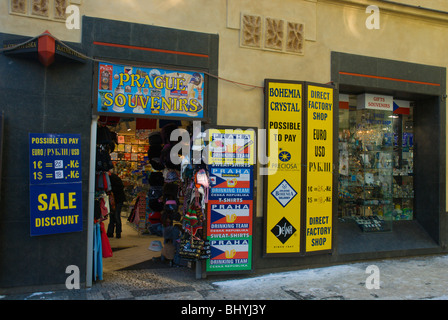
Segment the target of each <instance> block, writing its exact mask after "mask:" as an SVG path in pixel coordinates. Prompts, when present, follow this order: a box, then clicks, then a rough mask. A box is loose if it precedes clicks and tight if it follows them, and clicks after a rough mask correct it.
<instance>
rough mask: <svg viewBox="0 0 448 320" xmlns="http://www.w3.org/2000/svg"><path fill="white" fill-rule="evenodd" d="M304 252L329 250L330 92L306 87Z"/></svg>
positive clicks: (331, 127)
mask: <svg viewBox="0 0 448 320" xmlns="http://www.w3.org/2000/svg"><path fill="white" fill-rule="evenodd" d="M305 107H306V108H307V174H306V176H307V186H306V224H305V230H306V231H305V238H306V252H313V251H322V250H331V248H332V234H333V221H332V212H333V210H332V209H333V112H334V110H333V108H334V106H333V88H331V87H325V86H319V85H311V84H309V85H308V86H307V101H306V106H305Z"/></svg>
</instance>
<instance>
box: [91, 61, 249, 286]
mask: <svg viewBox="0 0 448 320" xmlns="http://www.w3.org/2000/svg"><path fill="white" fill-rule="evenodd" d="M95 79H97V81H96V84H95V88H96V98H97V101H96V107H95V112H94V113H95V114H96V115H97V116H98V118H97V119H94V121H93V123H96V126H97V130H96V134H97V135H96V143H95V144H94V145H95V146H96V150H95V155H96V161H95V168H94V170H95V173H94V174H95V176H94V179H92V180H94V185H93V184H91V186H92V187H93V186H94V193H92V195H93V194H94V203H95V207H94V212H93V214H94V217H93V219H94V221H93V229H94V232H93V239H92V245H93V255H92V256H93V261H92V264H93V265H92V270H93V275H92V276H93V280H94V281H97V280H103V270H102V265H103V258H105V259H106V258H111V259H113V252H112V248H111V246H110V241H109V239H110V238H113V237H114V231H115V236H116V237H118V238H120V237H121V231H122V228H123V222H119V223H118V221H119V219H122V218H123V216H124V217H125V218H127V219H126V220H127V221H125V223H126V224H129V225H131V226H132V227H133V228H135V231H136V232H138V234H140V235H142V236H143V237H144V236H145V235H149V237H146V238H147V245H146V247H145V248H143V250H144V251H145V252H147V248H148V249H149V250H151V251H159V252H160V258H161V259H163V261H166V262H167V263H169V264H170V266H178V267H179V266H183V267H185V266H189V267H190V268H192V269H193V270H194V271H195V272H196V277H198V278H201V277H203V276H204V275H205V274H206V273H213V272H223V271H226V272H235V271H237V272H238V271H251V270H252V254H251V247H252V226H253V217H254V214H253V213H254V206H253V200H254V194H253V193H254V191H253V190H254V186H253V181H254V178H253V174H254V169H253V167H254V155H255V152H254V150H255V133H256V132H255V130H251V129H248V128H244V129H243V128H238V129H236V128H230V127H226V128H224V127H219V126H214V125H212V126H209V127H206V126H205V125H204V124H203V120H204V118H205V114H206V108H205V107H206V105H205V103H204V101H205V100H204V89H205V88H206V87H207V79H208V77H207V76H206V75H205V74H204V73H203V72H200V71H186V70H183V71H181V70H172V69H163V68H155V67H146V66H141V65H135V64H119V63H111V62H99V63H98V65H97V66H96V73H95ZM92 139H93V138H92ZM92 145H93V144H92ZM117 177H118V179H120V180H121V188H122V189H123V192H124V195H125V196H124V197H123V199H122V200H119V199H118V198H117V197H116V194H118V192H117V188H116V186H115V187H114V181H113V180H114V179H117ZM91 178H92V177H91ZM91 183H92V181H91ZM126 206H127V208H126ZM117 208H118V209H117ZM116 210H118V214H117V213H116V212H115V211H116ZM114 224H116V226H115V230H114V227H113V226H114ZM111 226H112V227H111ZM106 229H107V230H106ZM155 236H157V237H160V238H155ZM159 239H160V240H159ZM148 260H151V259H150V257H149V255H148ZM229 265H230V267H229Z"/></svg>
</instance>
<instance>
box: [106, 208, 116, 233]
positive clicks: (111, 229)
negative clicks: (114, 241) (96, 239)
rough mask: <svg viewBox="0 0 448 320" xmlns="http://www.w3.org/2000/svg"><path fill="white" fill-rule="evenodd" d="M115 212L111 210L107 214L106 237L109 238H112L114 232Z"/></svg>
mask: <svg viewBox="0 0 448 320" xmlns="http://www.w3.org/2000/svg"><path fill="white" fill-rule="evenodd" d="M115 225H116V221H115V210H111V211H110V213H109V225H108V226H107V236H108V237H109V238H113V237H114V230H115Z"/></svg>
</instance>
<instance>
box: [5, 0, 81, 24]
mask: <svg viewBox="0 0 448 320" xmlns="http://www.w3.org/2000/svg"><path fill="white" fill-rule="evenodd" d="M71 3H73V4H77V5H79V4H80V2H79V0H77V1H76V0H75V1H70V0H10V6H9V8H10V9H9V12H10V14H14V15H21V16H27V17H31V18H41V19H49V20H54V21H61V22H64V21H65V19H66V13H65V10H66V8H67V6H68V5H70V4H71Z"/></svg>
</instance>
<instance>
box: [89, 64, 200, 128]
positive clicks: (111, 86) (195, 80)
mask: <svg viewBox="0 0 448 320" xmlns="http://www.w3.org/2000/svg"><path fill="white" fill-rule="evenodd" d="M204 81H205V78H204V73H201V72H193V71H176V70H168V69H160V68H150V67H140V66H133V65H119V64H112V63H102V62H101V63H99V64H98V79H97V82H98V87H97V98H96V99H97V110H96V111H97V112H98V113H100V114H101V113H116V114H117V115H120V114H122V115H124V114H128V115H134V116H135V115H151V116H156V117H157V116H164V117H181V118H188V119H193V118H195V119H201V118H204V92H203V91H204V87H205V86H204Z"/></svg>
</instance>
